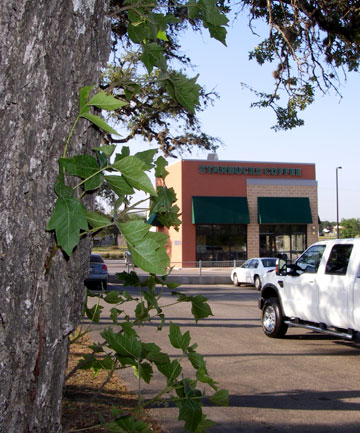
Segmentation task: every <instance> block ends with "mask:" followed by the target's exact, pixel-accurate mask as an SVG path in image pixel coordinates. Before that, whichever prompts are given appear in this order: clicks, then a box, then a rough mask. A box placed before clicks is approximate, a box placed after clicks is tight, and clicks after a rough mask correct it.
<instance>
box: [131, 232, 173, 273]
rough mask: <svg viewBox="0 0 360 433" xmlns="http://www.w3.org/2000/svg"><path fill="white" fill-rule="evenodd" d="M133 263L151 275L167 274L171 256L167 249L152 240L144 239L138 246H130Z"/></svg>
mask: <svg viewBox="0 0 360 433" xmlns="http://www.w3.org/2000/svg"><path fill="white" fill-rule="evenodd" d="M129 250H130V252H131V255H132V258H133V262H134V263H135V264H136V265H137V266H139V267H140V268H141V269H143V270H144V271H146V272H149V273H150V274H160V275H163V274H165V273H166V268H167V267H168V266H169V264H170V259H169V256H168V255H167V253H166V250H165V248H163V247H160V248H159V245H158V243H157V242H155V241H154V240H152V239H144V240H143V241H142V242H139V243H138V244H137V245H136V246H130V245H129Z"/></svg>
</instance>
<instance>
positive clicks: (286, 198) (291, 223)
mask: <svg viewBox="0 0 360 433" xmlns="http://www.w3.org/2000/svg"><path fill="white" fill-rule="evenodd" d="M168 171H169V175H168V176H167V177H166V185H167V186H168V187H173V188H174V190H175V192H176V195H177V199H178V201H177V205H178V206H179V208H180V212H181V213H182V216H181V219H182V225H181V227H180V230H179V231H175V230H173V229H171V230H169V232H168V233H169V245H168V250H169V255H170V261H171V264H172V265H177V266H182V267H187V266H194V262H196V261H199V260H202V261H203V262H214V261H230V260H231V261H233V260H245V259H247V258H250V257H266V256H276V255H277V254H279V253H286V254H287V255H288V258H289V259H291V260H294V259H296V257H298V255H299V254H301V253H302V252H303V251H304V250H305V249H306V248H307V246H308V245H310V244H312V243H313V242H316V241H317V236H318V204H317V181H316V177H315V164H300V163H280V162H242V161H209V160H181V161H179V162H176V163H175V164H172V165H170V166H169V167H168ZM157 182H160V180H159V179H158V180H157ZM160 230H164V229H160Z"/></svg>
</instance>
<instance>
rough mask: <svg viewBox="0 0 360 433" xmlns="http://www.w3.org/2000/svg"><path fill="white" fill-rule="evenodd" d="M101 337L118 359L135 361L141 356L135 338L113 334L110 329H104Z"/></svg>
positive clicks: (139, 345)
mask: <svg viewBox="0 0 360 433" xmlns="http://www.w3.org/2000/svg"><path fill="white" fill-rule="evenodd" d="M101 336H102V337H103V338H104V340H106V342H107V343H108V345H109V347H110V348H111V349H113V350H114V351H115V352H116V353H117V355H119V356H120V357H125V358H130V359H135V360H137V359H138V358H139V357H140V354H141V343H140V341H138V340H137V338H136V337H135V336H132V335H126V334H125V335H121V334H114V332H113V331H112V329H111V328H107V329H105V330H104V331H103V332H102V333H101Z"/></svg>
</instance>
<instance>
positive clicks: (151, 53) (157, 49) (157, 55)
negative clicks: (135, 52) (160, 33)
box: [140, 42, 166, 74]
mask: <svg viewBox="0 0 360 433" xmlns="http://www.w3.org/2000/svg"><path fill="white" fill-rule="evenodd" d="M163 52H164V48H163V47H161V46H160V45H158V44H157V43H155V42H152V43H150V44H144V45H143V53H142V55H141V57H140V60H141V61H142V62H143V63H144V65H145V66H146V69H147V71H148V73H149V74H151V71H152V70H153V67H154V66H159V67H160V68H162V69H165V68H166V60H165V57H164V54H163Z"/></svg>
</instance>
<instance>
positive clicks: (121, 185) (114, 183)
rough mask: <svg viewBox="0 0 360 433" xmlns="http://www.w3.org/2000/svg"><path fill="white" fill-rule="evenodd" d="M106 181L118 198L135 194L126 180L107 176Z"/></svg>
mask: <svg viewBox="0 0 360 433" xmlns="http://www.w3.org/2000/svg"><path fill="white" fill-rule="evenodd" d="M105 180H106V182H107V184H108V185H109V187H110V188H111V189H112V190H113V191H114V192H115V194H117V195H118V196H122V195H129V194H134V190H133V188H132V187H131V186H130V185H129V184H128V183H127V182H126V180H125V179H124V178H123V177H122V176H119V175H109V176H105Z"/></svg>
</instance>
